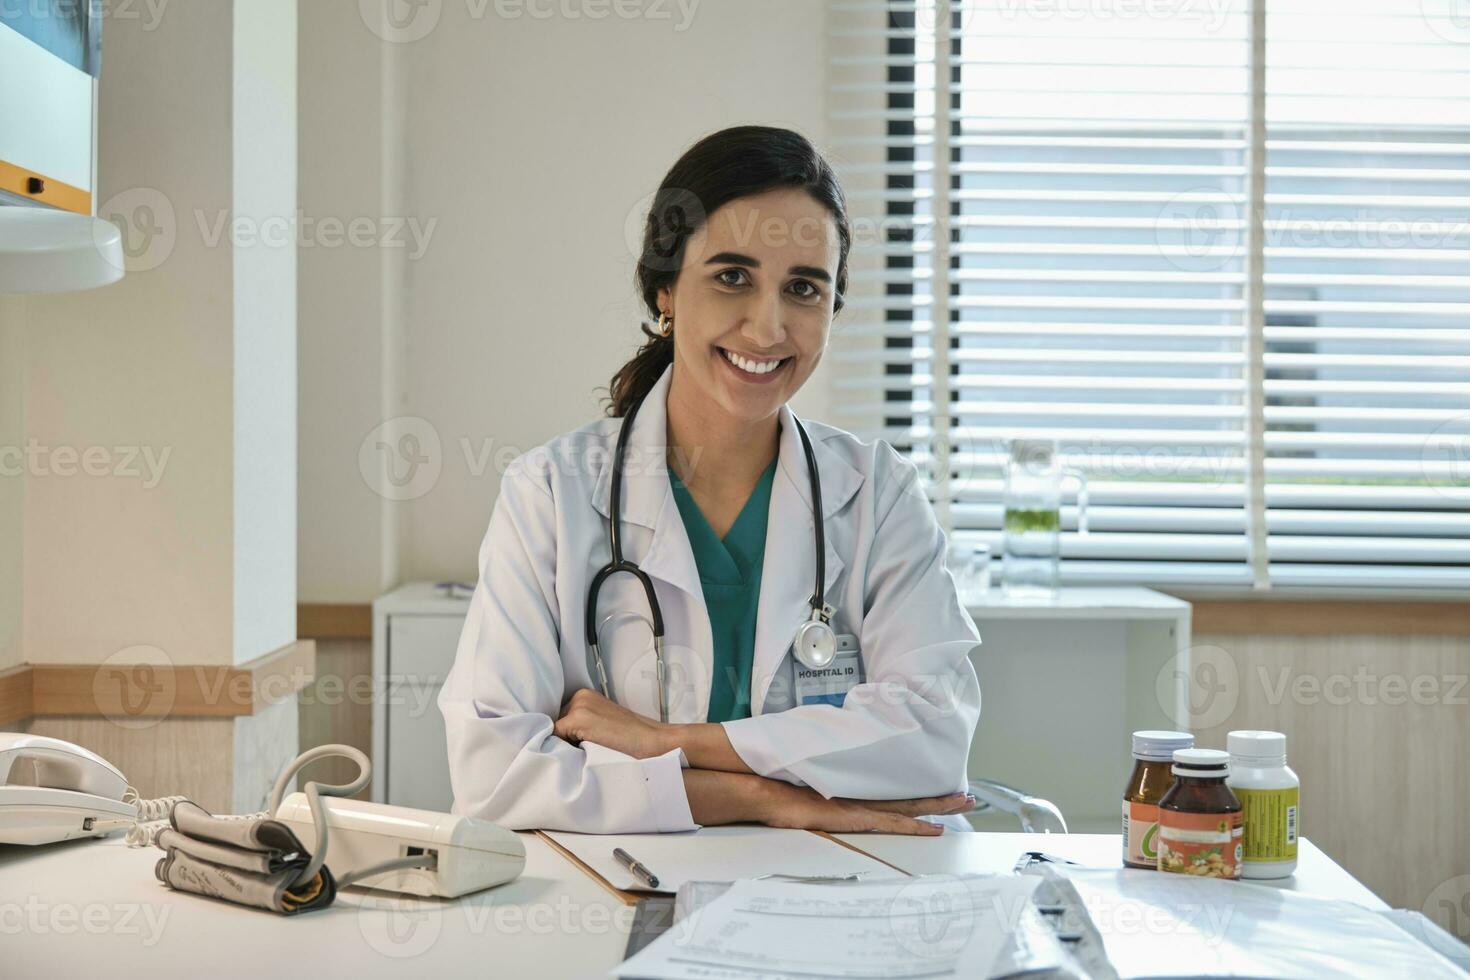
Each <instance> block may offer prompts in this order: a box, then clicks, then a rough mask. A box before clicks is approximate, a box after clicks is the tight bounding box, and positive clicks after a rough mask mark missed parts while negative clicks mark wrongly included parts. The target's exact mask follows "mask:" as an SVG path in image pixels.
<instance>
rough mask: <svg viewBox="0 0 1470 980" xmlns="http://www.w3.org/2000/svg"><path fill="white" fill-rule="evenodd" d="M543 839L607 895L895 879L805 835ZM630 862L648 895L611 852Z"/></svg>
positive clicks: (748, 831) (739, 829) (557, 834)
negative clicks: (778, 881)
mask: <svg viewBox="0 0 1470 980" xmlns="http://www.w3.org/2000/svg"><path fill="white" fill-rule="evenodd" d="M547 836H548V837H550V838H551V839H552V840H554V841H556V842H557V843H558V844H560V845H561V846H562V847H565V848H566V849H567V850H569V851H571V852H572V853H573V854H575V855H576V856H577V858H578V859H580V860H581V861H582V862H583V863H584V864H586V865H587V866H588V867H589V868H591V869H592V870H593V871H595V872H597V873H598V874H600V875H602V877H603V878H604V879H605V880H606V881H607V883H608V884H610V885H612V886H613V887H614V888H621V889H624V890H627V891H657V892H667V893H669V894H673V893H674V892H677V891H678V890H679V886H680V885H682V884H684V882H686V881H735V880H738V879H740V878H755V877H758V876H760V875H767V874H782V875H800V876H803V877H807V876H813V875H822V876H837V875H849V874H858V875H861V880H864V881H866V880H882V879H888V878H902V877H904V875H903V872H901V871H897V870H895V869H893V868H890V867H889V866H888V865H886V864H884V863H883V862H882V861H879V860H878V859H877V858H873V857H869V856H868V855H866V854H862V853H860V852H858V851H854V850H853V849H852V848H850V847H846V846H844V845H842V844H838V843H836V842H835V841H832V840H829V839H827V838H825V837H819V836H817V835H816V834H813V833H810V832H808V831H805V830H785V829H781V828H778V827H761V826H740V825H734V826H726V827H701V828H700V829H699V830H691V831H689V832H687V833H681V834H571V833H564V832H562V831H559V830H556V831H548V832H547ZM615 847H620V848H622V849H623V850H625V851H627V852H628V853H629V854H631V855H632V856H633V857H634V859H636V860H637V861H638V862H639V863H641V864H642V865H643V866H644V867H646V868H648V870H649V871H651V872H653V874H654V875H656V876H657V877H658V887H657V888H648V887H647V886H646V885H644V884H643V883H642V882H640V881H639V880H638V879H636V878H634V877H633V875H632V874H631V873H630V872H629V871H628V870H627V869H626V868H624V867H623V866H622V865H621V864H619V863H618V861H617V859H616V858H614V857H613V848H615Z"/></svg>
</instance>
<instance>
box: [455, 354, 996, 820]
mask: <svg viewBox="0 0 1470 980" xmlns="http://www.w3.org/2000/svg"><path fill="white" fill-rule="evenodd" d="M671 371H672V369H669V370H666V371H665V372H664V375H663V377H662V378H661V379H660V380H659V382H658V383H657V384H656V385H655V386H654V388H653V389H652V390H651V392H650V394H649V396H648V397H647V398H646V399H645V401H644V404H643V406H642V408H641V409H640V410H639V412H638V415H637V418H636V420H635V422H634V427H633V432H632V433H631V435H630V438H629V445H628V451H627V454H626V463H625V470H624V480H625V483H624V489H623V504H622V509H623V522H622V527H623V552H624V556H625V557H627V558H630V559H632V560H634V561H636V562H638V564H639V565H640V566H641V567H642V568H643V571H644V572H646V573H647V574H648V575H649V576H650V577H651V578H652V579H653V582H654V587H655V590H656V593H657V595H658V598H659V602H660V604H661V605H662V607H663V618H664V630H665V644H664V657H665V662H666V664H667V686H668V701H669V720H670V721H671V722H676V723H677V722H702V721H704V720H705V712H706V709H707V707H708V703H709V692H710V676H711V671H712V655H711V645H712V642H711V635H710V623H709V615H708V613H707V611H706V609H705V604H704V594H703V592H702V590H701V587H700V582H699V573H698V570H697V568H696V566H695V563H694V555H693V552H692V551H691V549H690V546H689V539H688V537H687V536H686V534H685V531H684V523H683V520H682V519H681V517H680V514H679V510H678V506H677V505H676V503H675V501H674V496H673V493H672V491H671V489H670V485H669V479H668V473H667V469H666V466H665V458H666V457H665V446H666V441H667V436H666V431H667V430H666V399H667V395H668V387H669V378H670V375H671ZM780 420H781V436H780V450H779V453H780V464H779V466H778V470H777V473H776V477H775V482H774V484H773V486H772V489H771V502H770V512H769V518H768V522H767V531H766V548H765V564H764V566H763V570H762V577H761V587H760V600H759V602H760V605H759V612H758V614H757V620H756V632H755V649H754V658H753V669H752V679H751V688H752V690H751V705H752V717H750V718H746V719H741V720H738V721H731V722H725V723H724V724H725V730H726V732H727V734H728V735H729V738H730V742H731V744H732V746H733V747H734V749H735V751H736V752H737V753H738V754H739V755H740V757H741V759H743V760H744V761H745V763H746V764H747V765H748V766H750V768H751V769H752V770H753V771H755V772H757V773H759V774H760V775H762V776H768V777H771V778H774V779H782V780H786V781H788V782H791V783H795V784H798V785H807V786H810V787H812V788H814V789H815V790H817V791H818V792H820V793H822V794H823V795H824V796H828V797H833V796H845V797H855V798H859V799H899V798H915V797H926V796H935V795H941V794H945V793H951V792H955V791H958V790H961V789H963V788H964V786H965V780H966V776H965V772H966V766H965V763H966V758H967V756H968V754H969V748H970V739H971V737H972V736H973V734H974V731H975V725H976V723H977V722H978V721H979V717H980V690H979V683H978V681H977V679H976V676H975V671H974V668H973V667H972V666H971V664H970V661H969V654H970V653H971V651H972V650H973V649H974V647H975V646H976V645H977V644H978V643H979V641H980V638H979V633H978V632H977V631H976V629H975V624H974V622H973V621H972V620H971V618H970V616H969V614H968V613H967V612H966V611H965V608H964V606H963V605H962V604H961V602H960V600H959V597H958V595H957V593H956V589H955V583H954V579H953V578H952V577H951V575H950V574H949V572H948V569H947V567H946V565H945V560H944V557H945V541H944V536H943V534H942V533H941V531H940V529H939V526H938V524H937V522H936V521H935V519H934V514H933V509H932V507H931V506H930V504H929V502H928V500H927V499H926V498H925V496H924V494H923V492H922V489H921V488H920V487H919V485H918V481H917V474H916V470H915V469H914V467H913V465H912V464H911V463H909V462H907V461H906V460H904V459H902V458H901V457H900V456H898V455H897V454H896V453H895V452H894V451H893V449H892V448H890V447H889V446H888V445H887V444H886V443H883V442H877V443H864V442H861V441H859V440H858V439H857V438H856V437H854V436H852V435H850V434H849V433H846V432H843V431H842V430H840V429H836V428H833V427H831V426H827V425H822V424H820V423H816V422H806V423H805V424H806V426H807V431H808V434H809V435H810V436H811V439H812V443H813V449H814V451H815V454H816V460H817V464H818V466H819V468H820V473H821V489H822V502H823V508H822V509H823V517H824V519H825V521H826V524H825V530H826V537H827V542H826V558H827V563H826V564H827V567H826V583H827V591H826V597H827V601H828V602H829V603H830V604H832V605H834V606H836V608H837V612H836V615H835V617H834V619H833V627H834V628H835V629H836V631H837V632H838V633H839V634H842V633H851V634H854V635H855V636H856V637H857V638H858V641H859V644H860V649H861V660H862V666H863V668H864V672H865V678H864V680H863V682H862V683H861V684H859V685H858V686H856V687H854V688H853V689H852V690H851V691H850V693H849V694H848V695H847V697H846V700H845V701H844V702H843V704H842V706H841V707H837V706H836V705H831V704H804V705H799V706H793V705H794V704H795V697H794V694H793V689H792V684H791V678H792V663H793V658H792V657H791V655H790V653H789V650H790V646H791V642H792V638H793V635H794V633H795V631H796V627H797V626H798V625H799V624H800V623H801V622H802V621H803V620H805V619H806V618H807V617H808V615H809V606H808V604H807V600H808V599H809V597H810V596H811V591H812V585H813V582H814V580H815V575H816V567H815V556H814V554H813V540H814V539H813V528H812V514H811V503H810V501H811V491H810V488H809V479H808V474H807V466H806V461H805V457H804V455H803V453H802V447H801V441H800V437H799V436H798V434H797V432H796V429H795V427H794V425H793V423H792V418H791V413H790V410H789V409H787V408H785V407H782V409H781V410H780ZM620 425H621V420H619V419H603V420H601V421H598V422H594V423H592V424H591V425H588V426H585V427H583V428H581V429H578V430H576V431H575V432H571V433H568V434H566V435H563V436H560V437H558V438H556V439H554V440H552V441H551V442H549V443H547V444H546V445H545V446H542V447H541V448H540V449H537V450H533V451H532V452H530V453H527V454H526V455H524V456H522V457H520V458H519V459H518V460H516V462H515V463H514V464H513V465H512V466H511V467H509V468H508V469H507V471H506V473H505V475H504V477H503V479H502V481H501V489H500V496H499V498H498V499H497V500H496V502H495V507H494V511H493V513H492V515H491V518H490V527H489V531H488V532H487V533H486V535H485V539H484V543H483V544H482V545H481V547H480V555H479V561H480V580H479V583H478V584H477V585H476V587H475V592H474V596H473V598H472V599H471V601H470V609H469V615H468V618H467V619H466V621H465V626H464V632H463V634H462V635H461V637H460V641H459V648H458V652H457V655H456V658H455V662H454V666H453V668H452V670H451V671H450V673H449V676H448V677H447V678H446V681H445V684H444V687H443V690H442V691H441V692H440V696H439V700H438V704H439V708H440V710H441V712H442V713H443V715H444V722H445V727H446V729H447V733H448V744H449V771H450V778H451V782H452V784H453V788H454V810H455V812H456V813H460V814H467V815H470V816H475V817H481V818H485V819H488V820H493V821H495V822H497V823H500V824H502V825H505V826H508V827H512V828H517V829H524V828H548V829H561V830H571V831H583V832H588V833H635V832H665V831H679V830H690V829H693V828H695V827H696V826H697V825H696V824H695V823H694V820H693V818H692V817H691V815H690V811H689V804H688V801H687V799H686V797H685V794H684V784H683V776H682V772H681V768H682V766H684V765H687V760H685V759H684V757H683V753H682V752H680V751H677V750H676V751H673V752H670V753H668V754H666V755H663V756H659V757H655V758H650V759H642V760H639V759H634V758H632V757H631V756H627V755H624V754H622V753H620V752H615V751H613V750H611V749H608V748H606V747H603V746H598V745H595V744H592V743H585V742H584V743H583V744H582V745H581V746H574V745H572V744H571V743H569V742H567V741H565V740H563V739H561V738H559V737H557V736H556V735H554V734H552V721H553V719H555V718H557V717H559V715H560V714H561V709H562V706H563V705H564V704H565V703H566V701H567V700H568V699H569V698H570V697H571V695H572V694H573V692H575V691H577V690H578V689H580V688H592V689H594V690H595V689H597V687H598V684H597V681H596V677H597V674H596V669H595V667H594V666H593V663H592V661H591V655H590V653H589V651H588V650H587V649H586V642H585V639H584V628H583V619H584V616H585V612H584V607H585V603H586V595H587V586H588V583H589V581H590V579H591V578H592V576H593V575H595V574H596V572H597V570H598V569H599V568H600V567H601V566H602V565H603V564H604V563H605V562H607V561H608V543H607V517H608V498H609V487H610V483H611V479H610V478H611V475H612V474H611V470H612V465H611V461H612V454H613V448H614V446H615V444H616V440H617V436H618V430H619V426H620ZM694 465H695V466H696V467H697V466H698V461H697V459H696V460H694ZM609 616H611V617H613V618H612V620H611V621H610V622H607V623H606V624H605V625H604V626H603V627H602V628H601V629H600V630H599V637H600V639H601V645H602V652H603V657H604V660H605V663H606V666H607V672H608V680H609V685H610V687H611V691H612V695H613V697H614V698H615V699H616V700H617V701H618V702H619V703H621V704H623V705H625V706H627V707H629V708H631V709H633V710H635V711H637V712H639V713H640V714H643V715H646V716H648V717H651V718H657V717H658V700H657V689H656V686H655V681H654V674H653V652H652V646H651V642H650V633H649V626H648V624H647V616H648V611H647V602H646V600H645V598H644V594H643V590H642V587H641V586H640V585H639V584H638V582H637V580H636V579H635V578H634V577H633V576H631V575H627V574H618V575H614V576H612V577H611V578H609V579H608V580H607V581H606V582H605V583H604V585H603V587H602V593H601V597H600V599H599V602H598V620H599V622H603V621H604V620H606V619H607V617H609Z"/></svg>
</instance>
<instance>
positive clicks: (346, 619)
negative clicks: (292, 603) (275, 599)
mask: <svg viewBox="0 0 1470 980" xmlns="http://www.w3.org/2000/svg"><path fill="white" fill-rule="evenodd" d="M296 635H297V636H299V637H301V638H302V639H307V640H371V639H372V638H373V607H372V606H371V605H370V604H368V603H350V602H302V603H297V605H296Z"/></svg>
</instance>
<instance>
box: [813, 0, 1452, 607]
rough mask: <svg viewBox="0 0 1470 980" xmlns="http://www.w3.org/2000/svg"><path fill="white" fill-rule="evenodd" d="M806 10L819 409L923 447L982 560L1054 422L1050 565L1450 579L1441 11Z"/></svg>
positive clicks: (1298, 6)
mask: <svg viewBox="0 0 1470 980" xmlns="http://www.w3.org/2000/svg"><path fill="white" fill-rule="evenodd" d="M830 10H831V15H830V23H831V28H830V38H829V51H830V55H829V57H830V66H829V74H830V78H831V84H830V92H829V103H830V105H831V107H832V111H831V116H832V118H831V123H832V128H831V132H830V134H829V141H828V142H829V147H830V152H831V154H832V157H833V159H834V164H835V165H836V166H837V168H838V170H839V173H840V175H841V177H842V180H843V182H844V186H845V187H846V188H847V189H848V193H849V204H850V207H851V210H852V213H853V218H854V221H855V224H856V228H855V246H854V251H853V259H852V265H853V268H852V283H853V289H852V295H851V299H850V305H849V309H848V310H847V311H845V312H844V313H843V315H842V317H841V318H840V319H839V325H838V326H837V327H836V328H835V329H834V339H833V348H834V351H833V355H832V356H833V358H834V361H835V362H836V370H835V373H836V377H835V379H834V384H835V385H836V387H837V392H838V411H839V413H840V415H841V418H840V421H841V422H842V423H844V424H846V425H847V426H848V427H849V428H852V429H853V430H854V431H857V432H859V433H860V434H864V435H869V436H882V437H884V438H886V439H888V440H889V441H890V442H892V443H893V444H894V445H895V446H896V447H898V448H900V449H901V450H902V451H905V452H907V453H909V454H910V455H911V456H912V457H913V458H914V459H915V460H916V462H918V463H919V464H920V465H921V468H922V470H923V472H924V473H925V475H926V478H927V479H928V481H929V484H930V487H931V491H932V492H933V493H934V495H935V497H936V504H937V508H938V510H939V512H940V513H941V515H942V519H943V520H944V521H945V522H946V523H947V524H948V525H949V526H950V528H951V530H952V533H953V535H954V536H956V537H958V538H960V539H968V540H971V541H974V542H984V543H987V544H989V545H990V546H991V547H992V550H993V551H994V552H996V553H997V554H998V553H999V549H1000V545H1001V492H1002V484H1003V473H1004V462H1005V459H1006V457H1007V444H1008V442H1009V440H1011V439H1015V438H1049V439H1055V440H1057V442H1058V444H1059V447H1060V454H1061V457H1062V460H1063V462H1064V463H1066V464H1067V465H1071V466H1076V467H1078V468H1080V469H1082V470H1083V471H1084V472H1086V473H1087V475H1088V477H1089V483H1090V490H1091V504H1092V506H1091V507H1090V510H1089V517H1090V524H1091V533H1090V534H1088V535H1085V536H1084V535H1079V534H1077V533H1076V532H1075V531H1074V530H1073V528H1074V527H1075V520H1076V518H1075V514H1074V513H1073V511H1072V508H1070V507H1067V508H1064V514H1063V528H1064V533H1063V538H1062V551H1063V557H1064V562H1063V574H1064V579H1065V580H1066V581H1069V582H1081V583H1104V582H1118V583H1121V582H1141V583H1145V584H1159V585H1172V586H1179V585H1184V586H1193V587H1219V588H1224V589H1233V588H1249V587H1250V586H1252V585H1253V584H1257V583H1260V584H1265V583H1274V584H1277V585H1282V586H1286V585H1290V586H1293V587H1308V588H1311V587H1341V586H1356V585H1370V586H1375V587H1388V588H1392V587H1402V588H1414V589H1426V588H1440V587H1446V586H1451V587H1464V586H1466V585H1470V575H1467V567H1470V561H1467V558H1470V517H1467V509H1466V508H1467V504H1470V499H1467V498H1470V489H1467V483H1470V472H1467V470H1470V465H1467V463H1466V460H1465V446H1466V445H1467V443H1470V330H1467V329H1466V325H1465V322H1464V314H1465V313H1466V312H1467V311H1470V296H1467V293H1466V290H1467V288H1470V278H1467V277H1466V276H1467V273H1470V266H1467V262H1470V242H1467V240H1466V239H1467V235H1466V234H1465V225H1466V222H1467V220H1470V193H1467V192H1470V186H1467V180H1470V159H1466V156H1465V154H1466V152H1467V151H1470V112H1467V109H1470V102H1467V99H1466V95H1467V80H1470V43H1456V42H1455V41H1453V40H1451V39H1447V38H1446V37H1444V36H1443V34H1444V33H1445V32H1446V31H1451V32H1452V31H1453V30H1454V29H1455V28H1456V27H1457V26H1458V23H1457V22H1456V21H1455V20H1454V19H1453V17H1451V16H1450V15H1451V14H1452V13H1453V12H1452V11H1447V12H1446V17H1445V21H1444V23H1436V22H1435V21H1434V19H1433V17H1432V16H1424V15H1421V13H1420V10H1419V7H1418V5H1417V4H1411V5H1407V6H1404V5H1401V4H1396V3H1393V2H1392V0H1358V2H1355V3H1344V2H1342V0H1338V2H1333V3H1329V2H1326V0H1272V3H1271V5H1270V7H1269V8H1267V13H1266V15H1265V16H1264V17H1260V18H1258V19H1256V20H1255V21H1254V23H1253V20H1252V13H1253V11H1252V8H1251V6H1250V3H1249V0H1217V2H1214V3H1210V4H1206V3H1203V2H1198V0H1174V2H1169V3H1165V2H1162V0H1155V2H1150V3H1148V4H1136V3H1127V2H1118V3H1112V4H1110V3H1106V2H1104V0H1090V2H1086V3H1081V2H1068V0H1054V2H1041V0H1029V2H1023V0H964V2H959V0H951V2H950V3H948V4H939V3H936V2H931V0H921V2H901V0H889V2H863V0H851V2H835V3H833V4H832V5H831V7H830ZM941 22H942V29H941V27H940V25H941ZM1465 40H1466V41H1467V42H1470V37H1467V38H1466V39H1465ZM1253 41H1254V42H1255V45H1254V47H1253ZM1262 42H1264V43H1262ZM1263 52H1264V54H1263ZM1263 57H1264V60H1262V58H1263ZM1253 68H1256V69H1257V71H1256V74H1255V76H1254V77H1255V78H1256V79H1257V84H1258V85H1259V80H1260V79H1261V78H1262V77H1264V80H1265V85H1264V91H1263V93H1262V96H1263V97H1262V98H1258V99H1256V100H1254V101H1253V100H1252V98H1251V96H1252V77H1253V76H1252V69H1253ZM936 79H944V80H945V84H942V85H939V84H936ZM936 147H938V150H937V152H936ZM1253 151H1254V152H1253ZM936 165H937V166H936ZM936 169H938V170H939V171H940V177H939V179H938V180H936ZM1253 181H1254V182H1256V183H1255V185H1254V187H1253ZM1253 191H1254V193H1255V197H1254V198H1253V197H1252V193H1253ZM1252 200H1257V201H1260V202H1261V203H1262V204H1263V207H1261V208H1259V209H1253V208H1251V206H1250V205H1251V201H1252ZM936 307H937V309H936ZM1253 311H1255V316H1254V321H1253ZM1252 345H1255V346H1254V347H1253V346H1252ZM946 460H947V465H944V461H946ZM946 476H947V479H946V478H945V477H946ZM1253 481H1254V486H1255V488H1256V489H1257V494H1256V500H1257V503H1256V505H1255V507H1254V508H1253V507H1252V494H1251V489H1252V486H1253ZM1253 520H1254V521H1257V522H1260V530H1259V533H1257V534H1256V535H1254V536H1253V535H1252V533H1251V531H1252V521H1253ZM1253 559H1254V561H1253Z"/></svg>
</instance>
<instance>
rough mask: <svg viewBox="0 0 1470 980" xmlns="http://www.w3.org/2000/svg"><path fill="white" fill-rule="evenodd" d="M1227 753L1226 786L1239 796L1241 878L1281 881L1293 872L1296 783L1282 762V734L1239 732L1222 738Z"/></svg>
mask: <svg viewBox="0 0 1470 980" xmlns="http://www.w3.org/2000/svg"><path fill="white" fill-rule="evenodd" d="M1225 745H1226V748H1227V749H1228V750H1229V751H1230V778H1229V779H1227V780H1226V785H1227V786H1229V787H1230V789H1231V790H1232V791H1233V792H1234V793H1235V795H1236V796H1238V797H1239V798H1240V805H1241V808H1242V814H1241V816H1242V821H1243V823H1244V825H1245V837H1244V844H1245V848H1244V852H1245V853H1244V862H1243V864H1242V866H1241V877H1243V878H1285V877H1286V876H1287V875H1289V874H1291V873H1292V872H1293V871H1295V870H1296V838H1297V833H1298V827H1299V826H1300V819H1301V818H1300V813H1301V810H1300V806H1301V804H1300V802H1299V797H1300V791H1301V780H1300V779H1298V778H1297V775H1296V773H1294V772H1292V771H1291V768H1290V767H1289V766H1287V764H1286V736H1285V735H1283V734H1281V733H1280V732H1257V731H1238V732H1231V733H1230V734H1229V735H1227V736H1226V737H1225Z"/></svg>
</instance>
